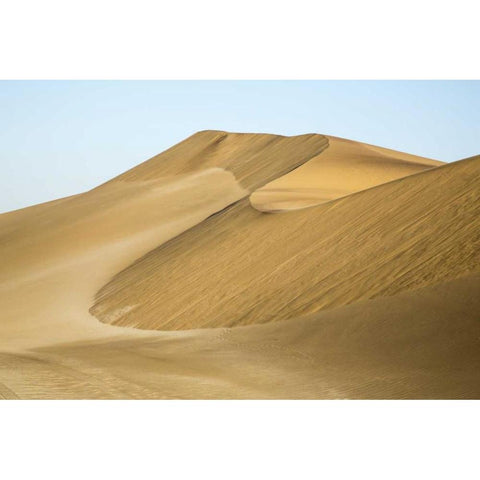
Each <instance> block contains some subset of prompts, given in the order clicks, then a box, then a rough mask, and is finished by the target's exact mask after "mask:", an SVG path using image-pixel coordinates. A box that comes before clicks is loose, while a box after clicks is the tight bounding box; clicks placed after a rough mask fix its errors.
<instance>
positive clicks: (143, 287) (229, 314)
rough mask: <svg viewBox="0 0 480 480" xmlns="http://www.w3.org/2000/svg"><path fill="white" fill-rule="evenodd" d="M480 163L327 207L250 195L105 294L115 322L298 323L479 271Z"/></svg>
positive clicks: (100, 313)
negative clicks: (271, 210) (275, 202)
mask: <svg viewBox="0 0 480 480" xmlns="http://www.w3.org/2000/svg"><path fill="white" fill-rule="evenodd" d="M479 184H480V157H473V158H470V159H466V160H462V161H459V162H456V163H453V164H448V165H444V166H441V167H438V168H435V169H430V170H427V171H424V172H421V173H418V174H416V175H411V176H409V177H406V178H403V179H400V180H396V181H393V182H390V183H387V184H384V185H381V186H378V187H375V188H371V189H368V190H365V191H362V192H359V193H356V194H352V195H350V196H348V197H344V198H341V199H339V200H336V201H333V202H330V203H327V204H324V205H320V206H317V207H313V208H309V209H304V210H299V211H295V212H289V213H284V214H278V215H266V214H262V213H260V212H258V211H256V210H254V209H253V208H251V206H250V203H249V201H248V199H244V200H242V201H240V202H237V203H235V204H234V205H232V206H230V207H229V208H227V209H225V210H222V211H221V212H218V213H217V214H215V215H213V216H211V217H210V218H208V219H207V220H205V221H204V222H202V223H201V224H199V225H197V226H195V227H193V228H192V229H190V230H189V231H187V232H185V233H183V234H182V235H180V236H178V237H176V238H174V239H172V240H171V241H169V242H167V243H165V244H164V245H162V246H160V247H159V248H157V249H155V250H153V251H152V252H150V253H148V254H147V255H145V256H144V257H142V258H140V259H139V260H138V261H136V262H135V263H133V264H132V265H131V266H130V267H128V268H126V269H125V270H123V271H122V272H120V273H118V274H117V275H115V277H113V279H112V280H111V281H110V282H109V283H108V284H107V285H105V286H104V287H103V288H102V289H101V290H100V291H99V292H98V294H97V295H96V301H95V304H94V305H93V307H92V308H91V312H92V313H93V314H94V315H95V316H96V317H97V318H99V319H100V320H101V321H103V322H106V323H113V324H116V325H123V326H134V327H139V328H143V329H191V328H202V327H231V326H237V325H249V324H254V323H266V322H270V321H278V320H287V319H290V318H293V317H297V316H301V315H305V314H309V313H313V312H317V311H319V310H322V309H327V308H332V307H335V306H340V305H345V304H349V303H352V302H355V301H359V300H367V299H371V298H375V297H380V296H392V295H395V294H398V293H400V292H403V291H408V290H412V289H416V288H420V287H423V286H427V285H431V284H435V283H438V282H442V281H447V280H450V279H454V278H458V277H461V276H463V275H466V274H469V273H472V272H476V271H479V270H480V246H479V240H480V198H479V196H480V189H479V187H478V186H479Z"/></svg>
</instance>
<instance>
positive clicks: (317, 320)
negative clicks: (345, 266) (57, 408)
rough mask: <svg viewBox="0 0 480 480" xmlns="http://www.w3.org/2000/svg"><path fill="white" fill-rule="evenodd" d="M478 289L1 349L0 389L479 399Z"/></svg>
mask: <svg viewBox="0 0 480 480" xmlns="http://www.w3.org/2000/svg"><path fill="white" fill-rule="evenodd" d="M479 290H480V276H479V275H475V276H466V277H463V278H460V279H457V280H453V281H451V282H448V283H444V284H442V285H435V286H429V287H426V288H424V289H420V290H415V291H412V292H407V293H404V294H400V295H398V296H395V297H391V298H386V297H383V298H377V299H375V300H371V301H367V302H359V303H355V304H353V305H348V306H344V307H339V308H336V309H332V310H327V311H324V312H319V313H317V314H314V315H310V316H308V317H305V318H297V319H293V320H289V321H285V322H276V323H269V324H263V325H252V326H249V327H240V328H233V329H227V328H222V329H201V330H195V331H184V332H158V333H156V334H155V333H152V332H148V333H149V335H148V336H146V337H141V338H139V337H134V338H132V337H131V336H130V337H129V336H124V337H123V338H115V339H108V338H103V339H99V340H97V341H83V342H76V343H70V344H64V345H55V346H51V347H47V348H42V349H35V350H30V351H28V352H22V353H17V352H15V353H3V354H2V353H0V397H1V396H3V397H4V398H16V397H21V398H165V399H168V398H207V399H208V398H262V399H269V398H270V399H271V398H325V399H342V398H379V399H391V398H419V399H420V398H443V399H455V398H479V397H480V382H479V373H478V372H479V371H480V348H479V340H478V339H479V336H480V322H479V317H478V312H479V311H480V295H478V292H479ZM112 328H113V327H112ZM1 382H3V384H2V383H1Z"/></svg>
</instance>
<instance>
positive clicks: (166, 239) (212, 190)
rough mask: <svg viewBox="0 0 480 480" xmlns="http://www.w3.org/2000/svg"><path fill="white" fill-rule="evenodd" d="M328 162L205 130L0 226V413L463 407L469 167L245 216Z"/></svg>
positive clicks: (469, 310) (469, 339)
mask: <svg viewBox="0 0 480 480" xmlns="http://www.w3.org/2000/svg"><path fill="white" fill-rule="evenodd" d="M328 148H329V147H328V141H327V140H326V137H324V136H322V135H302V136H298V137H280V136H274V135H254V134H227V133H226V132H217V131H207V132H200V133H198V134H195V135H193V136H192V137H190V138H189V139H187V140H185V141H184V142H182V143H180V144H179V145H177V146H175V147H173V148H172V149H170V150H168V151H166V152H164V153H163V154H160V155H158V156H156V157H154V158H153V159H151V160H149V161H147V162H145V163H143V164H141V165H140V166H139V167H137V168H136V169H132V170H130V171H129V172H126V173H125V174H123V175H121V176H119V177H117V178H115V179H113V180H112V181H110V182H107V183H106V184H104V185H101V186H100V187H97V188H96V189H93V190H91V191H89V192H86V193H84V194H79V195H75V196H72V197H68V198H65V199H59V200H56V201H53V202H48V203H45V204H41V205H37V206H34V207H30V208H26V209H22V210H18V211H15V212H10V213H7V214H3V215H0V247H1V248H0V360H1V361H0V398H2V397H3V398H478V397H479V394H480V391H479V384H480V382H479V373H478V372H479V371H480V368H479V363H480V361H479V358H480V348H478V347H479V345H480V340H479V338H480V335H479V323H480V320H479V310H480V308H479V307H480V306H479V304H478V301H479V298H480V295H478V293H480V288H479V286H480V280H479V276H478V273H477V272H479V264H480V262H479V231H480V229H479V228H478V227H479V225H478V222H479V218H480V216H479V214H480V211H479V209H480V201H479V188H478V185H479V184H480V183H479V172H480V165H479V162H480V158H479V157H476V158H473V159H468V160H464V161H460V162H457V163H455V164H451V165H447V166H445V167H441V168H436V169H433V170H429V171H426V172H425V173H420V174H417V175H412V176H409V177H407V178H403V179H400V180H398V181H395V182H390V183H388V184H385V185H381V186H378V187H375V188H371V189H369V190H366V191H363V192H360V193H357V194H354V195H350V196H347V197H345V198H342V199H340V200H335V201H333V202H330V203H328V204H325V205H320V206H318V207H314V208H311V209H306V210H300V211H298V212H295V211H292V212H289V213H284V214H276V215H272V214H263V213H260V212H258V211H257V210H255V209H253V208H252V207H251V205H250V201H249V199H248V196H249V195H250V193H251V192H252V191H254V190H255V189H258V188H261V187H262V186H263V185H265V184H268V183H269V182H271V181H272V180H274V179H275V178H280V177H282V176H284V175H285V174H287V173H288V172H290V171H292V170H293V169H295V168H297V167H298V166H299V165H302V164H305V165H307V164H306V162H309V161H311V160H312V159H315V158H316V157H318V156H319V154H320V155H321V153H320V152H322V151H323V152H324V153H326V152H327V151H328ZM399 155H403V154H399ZM387 167H388V165H387V166H386V168H387ZM388 168H390V167H388ZM410 173H411V172H410ZM407 174H409V173H407ZM284 178H286V177H284ZM372 298H373V300H372ZM89 309H91V312H93V313H94V314H95V315H96V316H97V318H98V319H100V320H101V321H98V319H97V318H95V317H94V316H92V315H91V314H90V313H89ZM278 320H285V321H278ZM237 325H249V326H245V327H238V328H230V327H232V326H237ZM138 327H139V328H138ZM204 327H219V328H204ZM185 328H188V329H192V330H179V331H171V332H167V331H162V330H164V329H185ZM147 329H157V331H155V330H147Z"/></svg>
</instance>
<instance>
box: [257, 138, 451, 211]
mask: <svg viewBox="0 0 480 480" xmlns="http://www.w3.org/2000/svg"><path fill="white" fill-rule="evenodd" d="M327 138H328V148H326V149H325V150H324V151H323V152H322V153H320V154H319V155H317V156H315V157H314V158H312V159H311V160H310V161H308V162H307V163H305V164H304V165H302V166H300V167H299V168H297V169H296V170H294V171H293V172H291V173H288V174H286V175H284V176H282V177H280V178H277V179H275V180H273V181H272V182H270V183H268V184H267V185H264V186H263V187H261V188H259V189H257V190H256V191H255V192H253V193H252V195H251V196H250V203H251V205H252V207H253V208H255V209H257V210H259V211H261V212H269V213H274V212H285V211H290V210H298V209H300V208H306V207H311V206H314V205H320V204H322V203H325V202H329V201H331V200H335V199H337V198H341V197H345V196H347V195H350V194H352V193H354V192H358V191H361V190H365V189H367V188H371V187H374V186H376V185H380V184H382V183H386V182H390V181H392V180H395V179H397V178H402V177H406V176H407V175H412V174H414V173H418V172H420V171H422V170H426V169H428V168H434V167H438V166H440V165H443V162H439V161H437V160H431V159H428V158H424V157H418V156H415V155H410V154H407V153H402V152H397V151H395V150H389V149H386V148H381V147H376V146H374V145H368V144H365V143H360V142H353V141H351V140H346V139H344V138H338V137H332V136H327Z"/></svg>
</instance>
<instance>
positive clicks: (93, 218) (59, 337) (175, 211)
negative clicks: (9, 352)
mask: <svg viewBox="0 0 480 480" xmlns="http://www.w3.org/2000/svg"><path fill="white" fill-rule="evenodd" d="M326 145H327V141H326V139H325V137H323V136H322V135H302V136H299V137H280V136H275V135H254V134H227V133H224V132H200V133H198V134H195V135H193V136H191V137H190V138H188V139H186V140H185V141H184V142H182V143H181V144H180V145H178V146H176V147H172V149H170V150H168V151H167V152H166V153H165V154H161V155H159V156H157V157H155V158H154V159H152V160H150V161H147V162H145V163H143V164H141V165H140V166H139V167H138V171H137V169H133V170H131V171H129V172H127V173H126V174H124V175H122V176H120V177H117V178H115V179H113V180H112V181H110V182H107V183H105V184H103V185H101V186H99V187H97V188H95V189H93V190H91V191H88V192H85V193H82V194H79V195H74V196H71V197H68V198H64V199H59V200H55V201H52V202H48V203H44V204H40V205H35V206H33V207H29V208H25V209H21V210H17V211H13V212H9V213H6V214H3V215H0V305H1V310H0V348H6V349H16V348H28V347H33V346H39V345H45V344H51V343H54V342H65V341H73V340H80V339H85V338H97V337H99V336H100V337H101V336H103V335H105V334H106V333H107V331H109V330H110V329H111V327H108V328H107V329H106V328H105V325H103V324H101V323H99V322H98V321H97V320H96V319H95V318H93V317H91V316H90V315H89V313H88V309H89V307H90V306H91V304H92V302H93V298H94V294H95V292H96V291H97V290H98V289H99V288H101V287H102V285H104V284H105V283H106V282H107V281H108V280H109V279H110V278H111V277H112V276H113V275H114V274H115V273H117V272H119V271H120V270H122V269H123V268H125V267H127V266H128V265H129V264H131V263H132V262H133V261H135V260H136V259H137V258H139V257H141V256H142V255H144V254H145V253H147V252H148V251H150V250H152V249H153V248H155V247H157V246H158V245H161V244H162V243H164V242H165V241H167V240H169V239H171V238H172V237H174V236H176V235H178V234H180V233H182V232H183V231H185V230H187V229H188V228H191V227H192V226H194V225H195V224H197V223H200V222H202V221H203V220H204V219H206V218H207V217H208V216H210V215H212V214H214V213H215V212H218V211H219V210H222V209H224V208H225V207H227V206H228V205H230V204H232V203H234V202H236V201H238V200H240V199H241V198H246V197H247V196H248V195H249V194H250V191H249V190H247V189H246V188H244V187H242V186H241V185H240V184H239V182H238V181H237V178H236V177H235V176H234V173H233V172H235V173H236V174H238V175H242V171H243V170H242V169H243V168H244V166H245V165H248V167H249V168H248V169H247V170H248V171H247V170H245V171H244V174H243V177H242V178H243V183H244V185H246V186H250V187H255V186H256V185H260V184H264V183H266V182H268V181H269V180H270V179H271V178H275V177H277V176H279V175H283V174H284V173H286V172H287V171H289V170H292V169H293V168H295V167H297V166H298V165H299V164H301V163H303V162H305V161H308V160H309V159H310V158H311V157H312V156H314V155H316V154H318V152H319V151H321V149H322V148H324V147H326ZM256 151H258V152H257V153H258V154H257V155H255V152H256ZM250 161H251V162H252V163H249V162H250ZM222 162H223V163H222ZM222 166H224V167H225V168H222ZM227 168H228V169H229V170H230V171H228V170H227ZM114 330H115V333H110V335H112V334H113V335H115V334H118V335H123V334H125V331H124V330H123V329H119V328H117V329H114ZM107 334H108V333H107ZM131 334H132V335H133V333H131Z"/></svg>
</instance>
